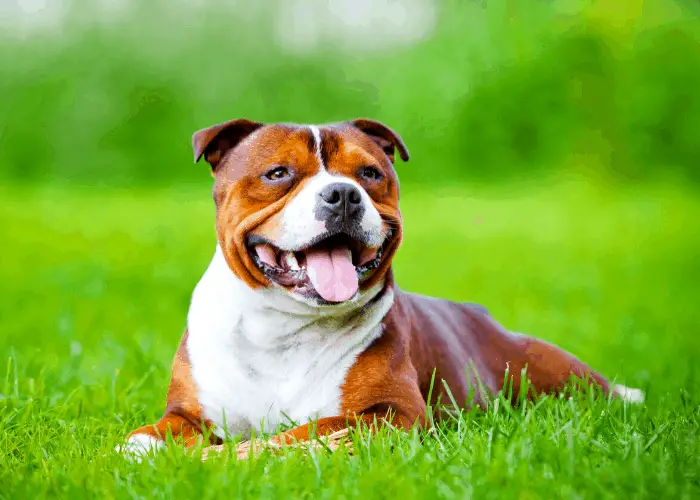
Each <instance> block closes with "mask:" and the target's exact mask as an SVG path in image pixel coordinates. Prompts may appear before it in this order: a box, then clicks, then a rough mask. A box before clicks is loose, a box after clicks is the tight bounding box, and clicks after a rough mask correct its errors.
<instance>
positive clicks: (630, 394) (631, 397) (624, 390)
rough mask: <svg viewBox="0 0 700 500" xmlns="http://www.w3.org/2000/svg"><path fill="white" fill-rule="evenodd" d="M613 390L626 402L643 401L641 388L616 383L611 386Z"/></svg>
mask: <svg viewBox="0 0 700 500" xmlns="http://www.w3.org/2000/svg"><path fill="white" fill-rule="evenodd" d="M613 391H614V393H615V394H616V395H617V396H619V397H620V399H622V400H623V401H626V402H627V403H633V404H641V403H643V402H644V391H642V390H641V389H634V388H632V387H627V386H624V385H620V384H618V385H616V386H614V387H613Z"/></svg>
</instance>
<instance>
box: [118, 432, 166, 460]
mask: <svg viewBox="0 0 700 500" xmlns="http://www.w3.org/2000/svg"><path fill="white" fill-rule="evenodd" d="M164 446H165V443H164V442H163V441H161V440H160V439H158V438H155V437H153V436H149V435H148V434H134V435H132V436H131V437H130V438H129V439H127V440H126V442H125V443H124V444H122V445H118V446H117V447H115V448H114V450H115V451H116V452H117V453H120V454H121V455H123V456H124V457H125V458H128V459H130V460H133V461H135V462H141V460H143V457H145V456H147V455H149V454H151V453H155V452H157V451H158V450H160V449H162V448H163V447H164Z"/></svg>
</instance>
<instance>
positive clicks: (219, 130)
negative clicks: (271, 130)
mask: <svg viewBox="0 0 700 500" xmlns="http://www.w3.org/2000/svg"><path fill="white" fill-rule="evenodd" d="M262 126H263V124H262V123H259V122H254V121H251V120H246V119H245V118H241V119H238V120H231V121H229V122H226V123H220V124H218V125H212V126H211V127H207V128H204V129H202V130H199V131H197V132H195V133H194V135H192V149H194V162H195V163H197V162H198V161H199V160H200V158H201V157H202V156H204V159H205V160H206V161H207V162H209V164H210V165H211V168H212V170H214V169H216V166H217V165H218V164H219V162H220V161H221V159H222V158H223V157H224V156H225V155H226V153H228V152H229V151H230V150H231V149H232V148H234V147H236V146H237V145H238V143H239V142H241V141H242V140H243V139H245V138H246V137H247V136H248V135H250V134H252V133H253V132H254V131H256V130H257V129H259V128H260V127H262Z"/></svg>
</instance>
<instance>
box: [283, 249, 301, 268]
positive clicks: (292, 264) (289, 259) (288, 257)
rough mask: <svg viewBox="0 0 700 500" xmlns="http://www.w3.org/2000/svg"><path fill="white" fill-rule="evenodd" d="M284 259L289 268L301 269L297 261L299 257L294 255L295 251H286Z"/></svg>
mask: <svg viewBox="0 0 700 500" xmlns="http://www.w3.org/2000/svg"><path fill="white" fill-rule="evenodd" d="M284 261H285V263H286V264H287V266H289V269H291V270H292V271H298V270H299V262H297V258H296V256H295V255H294V252H285V254H284Z"/></svg>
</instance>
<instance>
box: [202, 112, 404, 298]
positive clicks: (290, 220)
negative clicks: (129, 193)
mask: <svg viewBox="0 0 700 500" xmlns="http://www.w3.org/2000/svg"><path fill="white" fill-rule="evenodd" d="M192 142H193V148H194V157H195V161H199V160H200V158H202V157H204V159H205V160H206V161H207V162H208V163H209V164H210V165H211V168H212V175H213V176H214V178H215V183H214V190H213V195H214V201H215V204H216V225H217V234H218V239H219V245H220V246H221V249H222V251H223V254H224V256H225V258H226V261H227V263H228V265H229V267H230V268H231V270H232V271H233V272H234V273H235V274H236V275H237V276H238V277H239V278H240V279H241V280H243V281H244V282H245V283H246V284H247V285H248V286H250V287H252V288H259V287H277V288H280V289H282V290H285V291H286V292H287V293H288V294H290V295H291V296H292V297H294V298H295V299H297V300H300V301H302V302H305V303H307V304H311V305H332V304H339V303H344V302H347V301H352V300H356V299H357V298H358V297H359V296H360V295H361V294H362V293H363V292H364V291H366V290H369V289H371V288H372V287H374V285H376V284H377V283H379V282H380V281H381V279H382V278H383V277H384V276H385V274H386V273H387V271H388V270H389V268H390V266H391V259H392V257H393V255H394V253H395V252H396V249H397V248H398V246H399V243H400V242H401V237H402V231H401V213H400V211H399V206H398V201H399V185H398V178H397V176H396V172H395V171H394V155H395V152H398V155H399V156H400V157H401V159H402V160H403V161H408V151H407V149H406V146H405V145H404V143H403V141H402V140H401V138H400V137H399V135H398V134H396V133H395V132H394V131H393V130H391V129H390V128H389V127H387V126H386V125H383V124H381V123H379V122H376V121H373V120H365V119H357V120H353V121H349V122H345V123H338V124H332V125H322V126H302V125H287V124H274V125H264V124H262V123H258V122H253V121H250V120H245V119H239V120H232V121H230V122H227V123H222V124H219V125H214V126H212V127H209V128H206V129H203V130H200V131H198V132H196V133H195V134H194V136H193V138H192Z"/></svg>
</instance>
